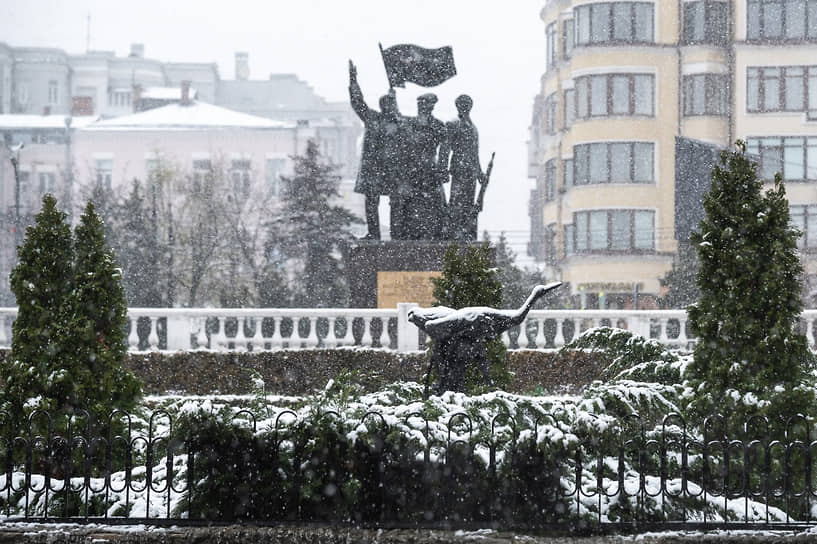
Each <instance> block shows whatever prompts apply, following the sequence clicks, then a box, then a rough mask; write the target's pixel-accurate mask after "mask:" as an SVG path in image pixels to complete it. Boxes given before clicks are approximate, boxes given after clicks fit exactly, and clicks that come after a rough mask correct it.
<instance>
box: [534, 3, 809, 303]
mask: <svg viewBox="0 0 817 544" xmlns="http://www.w3.org/2000/svg"><path fill="white" fill-rule="evenodd" d="M541 18H542V20H543V22H544V26H545V38H546V48H547V55H546V57H547V65H546V67H545V69H546V71H545V73H544V75H543V76H542V78H541V89H540V92H539V94H538V96H537V97H536V100H535V103H534V111H533V121H532V126H531V131H530V141H529V177H530V178H532V179H533V180H535V188H534V189H533V191H532V193H531V200H530V216H531V242H530V244H529V250H530V253H531V254H532V255H533V256H534V257H536V258H537V259H538V260H541V261H544V262H545V263H546V266H547V267H548V269H549V271H550V272H551V273H552V274H553V275H554V276H557V277H559V278H560V279H562V280H563V281H566V282H569V284H570V286H571V294H572V295H573V296H574V297H575V299H576V302H577V304H581V305H582V306H585V307H598V306H610V307H631V306H632V305H633V302H634V298H636V297H635V296H634V293H639V296H638V297H637V300H638V302H639V305H640V306H641V307H645V306H647V305H652V304H654V303H655V299H656V297H657V296H659V294H660V290H661V287H660V282H659V279H660V278H662V277H663V276H664V275H665V274H666V272H667V271H668V270H669V269H670V268H671V266H672V262H673V258H674V256H675V255H676V254H677V251H678V244H679V243H686V241H687V238H688V234H689V229H690V225H691V226H692V227H694V226H695V222H694V221H692V220H691V219H690V218H695V217H700V214H701V210H700V200H699V197H700V194H701V191H702V190H705V189H706V186H707V180H706V175H705V173H706V171H707V168H704V169H703V173H702V168H701V167H702V165H709V164H711V163H712V161H713V160H714V158H713V155H714V153H713V149H716V148H717V147H721V148H723V147H727V146H728V145H730V144H731V143H733V142H734V141H735V140H736V139H743V140H745V141H746V142H747V144H748V151H749V152H751V153H754V154H756V155H757V156H758V159H759V165H760V169H759V171H760V175H761V176H763V177H764V178H765V179H767V180H771V179H772V177H773V176H774V172H776V171H780V172H782V174H783V178H784V179H785V180H786V182H787V192H788V196H789V199H790V203H791V211H792V220H793V222H795V223H796V224H797V225H798V226H799V227H800V228H801V230H803V232H804V236H803V238H802V239H801V241H800V244H801V249H802V255H803V257H804V260H805V263H806V266H807V272H808V275H809V279H810V280H811V282H812V283H813V284H817V282H814V277H815V275H817V259H812V258H810V257H811V255H812V254H817V251H815V250H817V0H786V1H783V0H673V1H665V0H646V1H645V0H641V1H626V0H622V1H597V0H549V1H547V2H545V5H544V8H543V9H542V11H541ZM691 140H697V141H698V142H700V143H702V144H711V145H710V146H707V145H698V144H696V143H695V142H693V141H691ZM701 178H703V179H701ZM690 192H691V193H692V194H693V195H696V196H697V198H692V199H690ZM812 252H814V253H812Z"/></svg>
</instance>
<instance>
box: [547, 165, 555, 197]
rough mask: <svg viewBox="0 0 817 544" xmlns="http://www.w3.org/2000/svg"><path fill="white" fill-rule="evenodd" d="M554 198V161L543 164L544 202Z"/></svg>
mask: <svg viewBox="0 0 817 544" xmlns="http://www.w3.org/2000/svg"><path fill="white" fill-rule="evenodd" d="M554 198H556V159H550V160H549V161H547V162H546V163H545V202H550V201H552V200H553V199H554Z"/></svg>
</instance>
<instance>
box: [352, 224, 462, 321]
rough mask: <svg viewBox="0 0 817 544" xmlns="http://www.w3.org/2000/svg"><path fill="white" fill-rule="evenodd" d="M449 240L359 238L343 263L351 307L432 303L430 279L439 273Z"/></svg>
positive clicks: (428, 304)
mask: <svg viewBox="0 0 817 544" xmlns="http://www.w3.org/2000/svg"><path fill="white" fill-rule="evenodd" d="M449 244H450V242H429V241H419V240H418V241H413V240H395V241H374V240H373V241H369V240H359V241H357V242H354V243H353V244H352V245H351V246H350V247H349V256H348V260H347V262H346V266H347V273H348V278H349V291H350V293H349V294H350V299H349V304H350V306H351V307H352V308H395V307H396V306H397V304H398V303H400V302H416V303H418V304H419V305H420V306H431V303H432V302H433V300H434V299H433V297H432V294H431V293H432V290H433V286H432V285H431V278H432V277H437V276H439V275H440V271H441V270H442V265H443V255H445V250H446V249H447V248H448V246H449Z"/></svg>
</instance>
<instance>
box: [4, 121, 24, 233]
mask: <svg viewBox="0 0 817 544" xmlns="http://www.w3.org/2000/svg"><path fill="white" fill-rule="evenodd" d="M5 143H6V149H7V152H8V158H9V161H11V167H12V169H13V170H14V247H17V246H19V245H20V243H21V242H22V232H20V230H21V226H20V150H21V149H23V147H24V144H23V143H22V142H20V143H19V144H14V145H11V136H10V135H9V134H6V135H5Z"/></svg>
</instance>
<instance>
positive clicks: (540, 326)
mask: <svg viewBox="0 0 817 544" xmlns="http://www.w3.org/2000/svg"><path fill="white" fill-rule="evenodd" d="M534 322H535V323H536V339H535V340H534V342H535V343H536V349H544V348H546V347H547V343H548V339H547V336H545V323H547V320H546V319H544V318H543V319H534ZM527 339H528V337H527V335H525V340H527ZM519 347H520V348H522V345H521V344H520V345H519ZM526 347H527V346H526Z"/></svg>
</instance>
